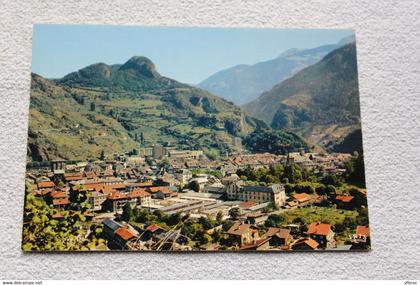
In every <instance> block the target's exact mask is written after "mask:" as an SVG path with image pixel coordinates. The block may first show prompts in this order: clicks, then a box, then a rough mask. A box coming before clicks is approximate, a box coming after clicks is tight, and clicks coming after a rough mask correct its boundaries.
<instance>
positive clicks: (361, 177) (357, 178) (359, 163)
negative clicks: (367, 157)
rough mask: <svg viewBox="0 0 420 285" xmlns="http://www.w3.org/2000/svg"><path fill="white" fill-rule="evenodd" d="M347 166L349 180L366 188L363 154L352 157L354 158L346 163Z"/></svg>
mask: <svg viewBox="0 0 420 285" xmlns="http://www.w3.org/2000/svg"><path fill="white" fill-rule="evenodd" d="M345 167H346V170H347V173H346V179H347V181H348V182H349V183H353V184H356V185H358V186H360V187H362V188H366V181H365V163H364V160H363V154H360V155H357V156H355V157H352V159H351V160H350V161H348V162H347V163H346V164H345Z"/></svg>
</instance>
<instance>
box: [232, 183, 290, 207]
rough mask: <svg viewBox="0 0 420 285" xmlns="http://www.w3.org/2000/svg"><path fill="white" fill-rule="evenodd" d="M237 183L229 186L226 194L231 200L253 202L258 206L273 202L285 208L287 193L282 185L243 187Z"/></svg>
mask: <svg viewBox="0 0 420 285" xmlns="http://www.w3.org/2000/svg"><path fill="white" fill-rule="evenodd" d="M241 182H242V181H237V182H235V183H232V184H230V185H228V186H227V188H226V193H227V198H228V199H229V200H240V201H253V202H256V203H258V204H261V203H267V202H273V203H275V204H276V205H277V206H283V205H284V204H285V202H286V199H287V197H286V192H285V190H284V187H283V186H282V185H281V184H273V185H271V186H250V185H243V182H242V183H241Z"/></svg>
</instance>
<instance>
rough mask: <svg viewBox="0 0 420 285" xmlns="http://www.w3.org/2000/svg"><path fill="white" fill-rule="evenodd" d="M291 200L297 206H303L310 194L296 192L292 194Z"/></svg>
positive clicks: (309, 198) (307, 201)
mask: <svg viewBox="0 0 420 285" xmlns="http://www.w3.org/2000/svg"><path fill="white" fill-rule="evenodd" d="M293 201H294V202H296V204H297V205H299V206H305V205H307V204H308V203H309V202H310V201H311V196H309V195H308V194H306V193H296V194H294V195H293Z"/></svg>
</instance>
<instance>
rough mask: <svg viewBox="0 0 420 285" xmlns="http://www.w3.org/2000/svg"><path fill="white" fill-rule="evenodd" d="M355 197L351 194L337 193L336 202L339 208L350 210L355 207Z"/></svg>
mask: <svg viewBox="0 0 420 285" xmlns="http://www.w3.org/2000/svg"><path fill="white" fill-rule="evenodd" d="M354 200H355V199H354V197H353V196H351V195H337V196H335V203H336V204H337V208H339V209H347V210H350V209H352V208H354V206H355V205H354Z"/></svg>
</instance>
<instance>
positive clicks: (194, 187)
mask: <svg viewBox="0 0 420 285" xmlns="http://www.w3.org/2000/svg"><path fill="white" fill-rule="evenodd" d="M188 187H189V188H190V189H191V190H193V191H195V192H199V191H200V184H198V182H197V181H196V180H193V181H191V182H190V183H189V184H188Z"/></svg>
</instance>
